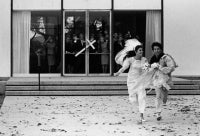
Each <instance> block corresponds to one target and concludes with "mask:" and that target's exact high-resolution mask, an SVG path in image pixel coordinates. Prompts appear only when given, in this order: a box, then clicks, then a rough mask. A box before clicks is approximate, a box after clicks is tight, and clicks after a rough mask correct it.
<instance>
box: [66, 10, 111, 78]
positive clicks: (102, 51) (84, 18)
mask: <svg viewBox="0 0 200 136" xmlns="http://www.w3.org/2000/svg"><path fill="white" fill-rule="evenodd" d="M110 20H111V19H110V11H107V10H104V11H95V10H83V11H81V10H78V11H74V10H73V11H64V33H63V37H64V38H63V39H64V42H63V43H64V44H63V54H64V55H63V57H64V58H63V73H64V75H86V76H92V75H95V76H96V75H110V74H111V67H110V66H111V55H110V54H111V50H110V49H111V48H110V47H111V44H110V22H111V21H110Z"/></svg>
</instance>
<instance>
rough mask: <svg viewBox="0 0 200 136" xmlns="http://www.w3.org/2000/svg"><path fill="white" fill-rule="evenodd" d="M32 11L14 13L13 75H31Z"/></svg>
mask: <svg viewBox="0 0 200 136" xmlns="http://www.w3.org/2000/svg"><path fill="white" fill-rule="evenodd" d="M30 23H31V12H30V11H15V12H13V73H14V74H27V73H29V54H30V36H29V35H30Z"/></svg>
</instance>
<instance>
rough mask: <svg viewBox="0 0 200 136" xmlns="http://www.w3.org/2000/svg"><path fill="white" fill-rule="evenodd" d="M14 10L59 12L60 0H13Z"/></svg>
mask: <svg viewBox="0 0 200 136" xmlns="http://www.w3.org/2000/svg"><path fill="white" fill-rule="evenodd" d="M13 9H14V10H59V9H61V0H13Z"/></svg>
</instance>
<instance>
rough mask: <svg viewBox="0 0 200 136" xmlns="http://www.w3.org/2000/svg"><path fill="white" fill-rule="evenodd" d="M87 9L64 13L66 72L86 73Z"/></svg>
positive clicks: (64, 66)
mask: <svg viewBox="0 0 200 136" xmlns="http://www.w3.org/2000/svg"><path fill="white" fill-rule="evenodd" d="M85 15H86V14H85V11H66V12H65V14H64V59H63V60H64V63H63V70H64V74H86V71H85V66H86V65H85V56H86V55H85V53H86V52H85V49H86V48H85V47H86V43H85V32H86V31H85V28H86V26H85V24H86V23H85V22H86V19H85V18H86V17H85Z"/></svg>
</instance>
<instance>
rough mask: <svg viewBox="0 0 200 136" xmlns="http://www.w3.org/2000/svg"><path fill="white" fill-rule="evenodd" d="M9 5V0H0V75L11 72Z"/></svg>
mask: <svg viewBox="0 0 200 136" xmlns="http://www.w3.org/2000/svg"><path fill="white" fill-rule="evenodd" d="M10 5H11V4H10V0H0V9H1V12H0V18H1V25H0V77H10V74H11V63H10V61H11V59H10V57H11V56H10V55H11V53H10V51H11V46H10V45H11V42H10V41H11V40H10V17H11V14H10V13H11V12H10Z"/></svg>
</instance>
